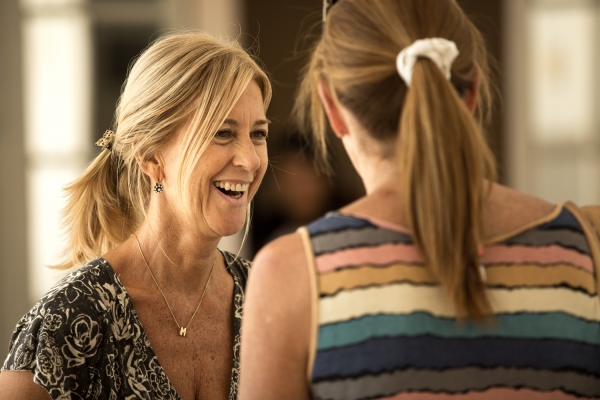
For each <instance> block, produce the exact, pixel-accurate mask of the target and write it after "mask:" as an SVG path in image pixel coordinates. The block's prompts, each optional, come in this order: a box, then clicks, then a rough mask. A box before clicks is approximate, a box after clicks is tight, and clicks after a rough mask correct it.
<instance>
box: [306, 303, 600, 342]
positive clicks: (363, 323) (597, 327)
mask: <svg viewBox="0 0 600 400" xmlns="http://www.w3.org/2000/svg"><path fill="white" fill-rule="evenodd" d="M419 335H434V336H438V337H446V338H479V337H489V336H497V337H505V338H518V339H564V340H574V341H578V342H582V343H588V344H592V345H600V323H597V322H590V321H586V320H583V319H580V318H577V317H574V316H572V315H569V314H566V313H562V312H553V313H536V314H534V313H519V314H503V315H497V316H496V319H495V320H494V322H493V323H492V325H490V326H488V325H475V324H473V323H470V322H464V323H463V324H462V325H460V324H458V323H457V322H456V321H455V320H454V319H450V318H438V317H434V316H432V315H431V314H428V313H425V312H416V313H412V314H402V315H393V314H378V315H369V316H365V317H362V318H358V319H352V320H350V321H345V322H339V323H335V324H327V325H321V326H320V327H319V343H318V347H317V348H318V350H327V349H331V348H336V347H342V346H348V345H352V344H356V343H360V342H362V341H365V340H368V339H371V338H375V337H390V336H419Z"/></svg>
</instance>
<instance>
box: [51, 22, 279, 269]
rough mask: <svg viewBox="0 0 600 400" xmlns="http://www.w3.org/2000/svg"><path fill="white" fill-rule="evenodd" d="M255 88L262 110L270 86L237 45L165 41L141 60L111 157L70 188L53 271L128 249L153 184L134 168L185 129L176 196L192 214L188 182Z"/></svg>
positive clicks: (200, 39) (205, 39)
mask: <svg viewBox="0 0 600 400" xmlns="http://www.w3.org/2000/svg"><path fill="white" fill-rule="evenodd" d="M251 81H255V82H256V83H257V84H258V86H259V87H260V90H261V92H262V97H263V103H264V107H265V110H266V109H267V107H268V105H269V102H270V100H271V85H270V82H269V79H268V77H267V75H266V74H265V73H264V72H263V70H262V69H261V68H260V67H259V66H258V64H257V62H256V61H255V60H254V59H253V58H252V57H251V56H250V55H249V54H248V53H246V51H244V50H243V49H242V48H241V46H240V45H239V44H238V43H237V42H235V41H225V40H220V39H216V38H214V37H212V36H210V35H209V34H207V33H203V32H183V33H174V34H169V35H165V36H163V37H161V38H159V39H158V40H156V41H155V42H154V43H152V44H151V45H150V46H149V47H148V48H147V49H146V50H145V51H144V52H143V53H142V54H141V55H140V56H139V58H138V59H137V61H136V62H135V64H134V65H133V67H132V68H131V70H130V71H129V74H128V77H127V79H126V82H125V84H124V87H123V91H122V93H121V97H120V99H119V102H118V106H117V110H116V114H115V124H114V125H115V126H114V131H115V140H114V143H113V145H112V151H110V150H107V149H105V150H103V151H102V152H101V153H100V154H99V155H98V156H97V157H96V159H95V160H93V161H92V163H91V164H90V165H89V167H88V168H87V169H86V170H85V172H84V173H83V175H82V176H81V177H80V178H79V179H77V180H76V181H74V182H73V183H72V184H70V185H69V186H67V187H66V189H65V191H66V193H67V196H68V202H67V206H66V208H65V210H64V214H63V217H64V223H65V225H66V226H67V227H68V229H69V231H68V238H69V247H68V250H67V252H68V254H67V258H66V260H65V261H64V262H63V263H62V264H60V265H57V266H55V268H59V269H66V268H70V267H73V266H77V265H82V264H84V263H85V262H87V261H88V260H90V259H92V258H94V257H97V256H98V255H101V254H103V253H105V252H107V251H108V250H110V249H112V248H114V247H116V246H117V245H119V244H120V243H122V242H123V241H125V240H126V239H127V238H128V237H129V235H130V234H131V233H132V232H134V231H135V230H136V228H137V227H138V226H139V225H140V223H141V222H142V220H143V218H144V216H145V209H146V207H147V205H148V203H149V200H150V193H151V182H150V179H149V178H148V176H147V175H145V174H144V173H143V172H142V171H141V169H140V166H139V165H138V162H137V161H136V156H138V157H139V158H140V159H142V160H144V159H148V158H150V157H151V156H153V155H155V154H156V153H157V152H159V151H160V149H161V147H162V146H163V145H164V144H165V143H167V142H168V141H169V140H170V139H171V137H173V135H174V133H175V132H176V131H177V130H178V129H179V128H181V127H183V126H187V129H186V130H185V131H184V133H183V134H184V135H185V137H184V141H183V142H184V144H183V152H184V161H183V163H182V165H181V166H180V167H179V173H178V177H177V179H178V187H179V196H180V198H181V199H183V201H184V204H185V207H186V210H187V212H188V217H190V215H189V214H191V209H190V208H191V198H189V196H186V195H184V194H185V193H187V190H188V184H189V181H190V179H189V178H190V174H191V173H192V171H193V168H194V166H195V165H196V164H197V163H198V160H199V159H200V156H201V155H202V153H203V152H204V150H205V149H206V147H207V146H208V144H209V143H210V141H211V140H212V138H213V136H214V134H215V132H216V131H217V130H218V129H219V127H220V126H221V124H222V123H223V121H224V120H225V118H226V117H227V115H228V114H229V113H230V111H231V109H232V108H233V106H234V105H235V103H236V102H237V100H238V99H239V97H240V96H241V95H242V93H243V91H244V90H245V89H246V87H247V85H248V84H249V83H250V82H251Z"/></svg>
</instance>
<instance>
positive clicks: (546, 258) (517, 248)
mask: <svg viewBox="0 0 600 400" xmlns="http://www.w3.org/2000/svg"><path fill="white" fill-rule="evenodd" d="M483 261H484V263H486V264H488V263H489V264H508V263H515V264H520V263H537V264H557V263H560V262H565V263H569V264H573V265H574V266H576V267H578V268H581V269H583V270H585V271H588V272H590V273H593V272H594V265H593V263H592V259H591V258H590V257H589V256H586V255H583V254H580V253H578V252H577V251H575V250H571V249H566V248H564V247H561V246H557V245H552V246H544V247H527V246H521V245H514V246H506V245H497V246H488V247H486V248H485V252H484V254H483Z"/></svg>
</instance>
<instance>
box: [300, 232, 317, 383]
mask: <svg viewBox="0 0 600 400" xmlns="http://www.w3.org/2000/svg"><path fill="white" fill-rule="evenodd" d="M296 232H297V233H299V234H300V237H302V244H303V245H304V254H305V255H306V264H307V266H308V276H309V277H310V298H311V300H310V303H311V328H310V339H309V349H308V366H307V369H306V379H307V381H308V385H309V387H312V375H313V368H314V365H315V357H316V355H317V341H318V340H319V339H318V335H319V304H318V303H319V290H318V287H317V286H318V283H317V269H316V267H315V256H314V254H315V253H314V251H313V247H312V243H311V240H310V233H309V232H308V229H307V228H306V227H304V226H302V227H300V228H298V229H297V230H296Z"/></svg>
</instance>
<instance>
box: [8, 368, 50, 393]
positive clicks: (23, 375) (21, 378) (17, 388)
mask: <svg viewBox="0 0 600 400" xmlns="http://www.w3.org/2000/svg"><path fill="white" fill-rule="evenodd" d="M0 399H2V400H21V399H22V400H48V399H50V395H49V394H48V392H46V389H44V388H43V387H41V386H40V385H38V384H37V383H35V382H34V381H33V373H32V372H31V371H8V370H4V371H2V373H0Z"/></svg>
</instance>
